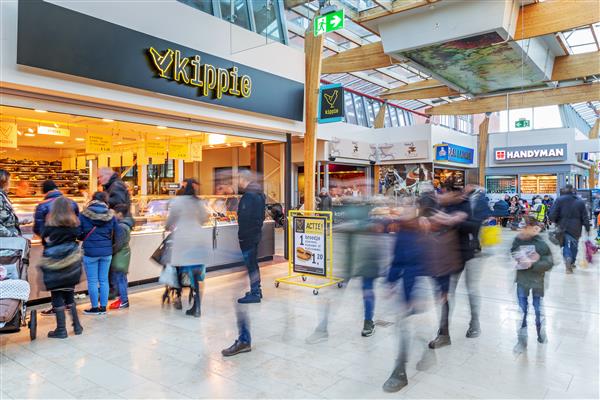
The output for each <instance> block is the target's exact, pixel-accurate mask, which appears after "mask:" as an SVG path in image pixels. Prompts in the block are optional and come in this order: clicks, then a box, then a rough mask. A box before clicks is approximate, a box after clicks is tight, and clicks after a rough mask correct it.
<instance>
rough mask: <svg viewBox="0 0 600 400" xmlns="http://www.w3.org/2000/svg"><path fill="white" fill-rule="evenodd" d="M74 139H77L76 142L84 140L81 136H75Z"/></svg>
mask: <svg viewBox="0 0 600 400" xmlns="http://www.w3.org/2000/svg"><path fill="white" fill-rule="evenodd" d="M75 141H77V142H85V139H84V138H82V137H76V138H75Z"/></svg>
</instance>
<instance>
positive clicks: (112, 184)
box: [103, 173, 131, 209]
mask: <svg viewBox="0 0 600 400" xmlns="http://www.w3.org/2000/svg"><path fill="white" fill-rule="evenodd" d="M103 188H104V191H105V192H106V193H108V206H109V208H111V209H113V208H115V206H116V205H117V204H126V205H127V208H129V207H131V196H129V190H128V189H127V186H126V185H125V183H124V182H123V181H122V180H121V178H119V175H118V174H117V173H114V174H113V176H111V177H110V179H109V181H108V183H107V184H106V185H103Z"/></svg>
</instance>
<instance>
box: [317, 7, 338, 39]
mask: <svg viewBox="0 0 600 400" xmlns="http://www.w3.org/2000/svg"><path fill="white" fill-rule="evenodd" d="M343 27H344V10H343V9H342V10H337V11H335V12H332V13H329V14H324V15H320V16H318V17H316V18H315V26H314V32H315V36H319V35H322V34H324V33H327V32H333V31H337V30H338V29H342V28H343Z"/></svg>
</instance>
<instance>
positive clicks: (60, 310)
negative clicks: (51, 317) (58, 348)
mask: <svg viewBox="0 0 600 400" xmlns="http://www.w3.org/2000/svg"><path fill="white" fill-rule="evenodd" d="M54 311H55V313H56V314H55V315H56V329H55V330H53V331H50V332H48V337H49V338H55V339H66V338H67V336H68V335H67V328H66V324H65V308H64V307H57V308H55V309H54Z"/></svg>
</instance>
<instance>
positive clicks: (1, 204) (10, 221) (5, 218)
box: [0, 169, 21, 237]
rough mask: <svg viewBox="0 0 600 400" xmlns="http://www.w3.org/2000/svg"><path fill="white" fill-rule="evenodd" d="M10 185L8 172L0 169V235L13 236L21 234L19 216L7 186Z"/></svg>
mask: <svg viewBox="0 0 600 400" xmlns="http://www.w3.org/2000/svg"><path fill="white" fill-rule="evenodd" d="M9 186H10V172H8V171H7V170H5V169H0V237H15V236H20V235H21V229H20V228H19V218H17V214H15V210H14V209H13V207H12V204H11V202H10V200H9V199H8V194H7V191H8V188H9Z"/></svg>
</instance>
